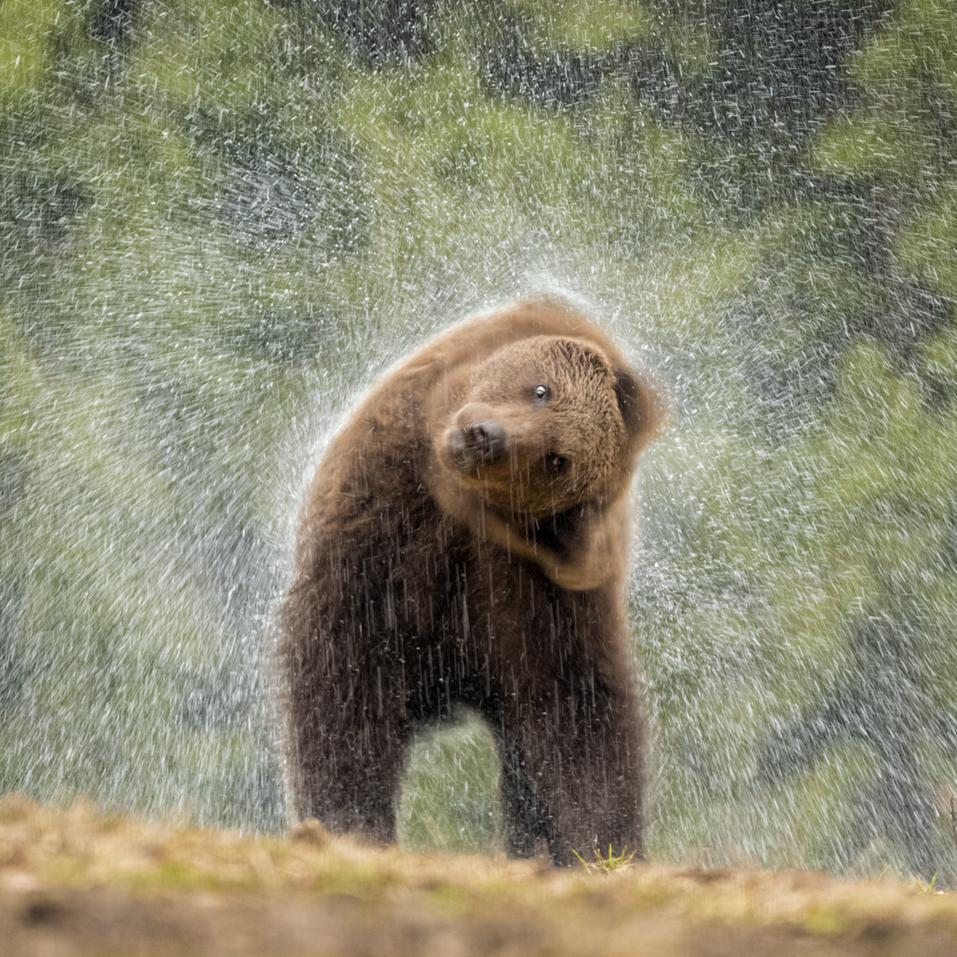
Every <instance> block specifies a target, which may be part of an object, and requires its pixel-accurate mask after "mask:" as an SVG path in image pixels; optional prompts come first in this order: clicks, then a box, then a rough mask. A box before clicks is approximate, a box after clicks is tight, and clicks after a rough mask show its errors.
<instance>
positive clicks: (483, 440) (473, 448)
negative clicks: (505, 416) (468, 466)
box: [462, 421, 505, 465]
mask: <svg viewBox="0 0 957 957" xmlns="http://www.w3.org/2000/svg"><path fill="white" fill-rule="evenodd" d="M462 440H463V441H462V444H463V451H464V452H465V453H466V455H467V457H468V458H470V459H471V460H472V461H473V463H475V464H479V463H481V464H483V465H491V464H492V463H493V462H497V461H498V460H499V459H500V458H501V457H502V456H503V455H504V454H505V429H503V428H502V426H500V425H499V424H498V422H491V421H486V422H476V423H475V424H474V425H467V426H465V427H464V428H463V429H462Z"/></svg>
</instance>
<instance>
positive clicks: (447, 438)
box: [433, 335, 656, 517]
mask: <svg viewBox="0 0 957 957" xmlns="http://www.w3.org/2000/svg"><path fill="white" fill-rule="evenodd" d="M456 399H457V401H456V403H455V406H454V408H452V409H451V410H450V416H449V417H448V419H447V420H446V421H445V422H444V424H443V426H442V428H441V429H440V433H439V434H438V435H436V436H433V443H434V447H435V449H436V453H437V455H438V458H439V460H440V462H441V463H442V464H443V466H444V468H445V469H446V470H447V474H449V473H451V474H452V475H454V476H455V480H456V481H458V482H459V483H461V485H462V486H464V487H467V488H470V489H472V490H473V491H476V492H478V493H479V494H480V495H481V497H482V498H483V499H484V500H485V501H486V502H488V504H489V505H491V506H492V507H493V508H495V509H497V510H499V511H501V512H507V513H511V514H515V515H526V516H530V517H541V516H546V515H554V514H557V513H560V512H563V511H565V510H566V509H569V508H571V507H573V506H576V505H583V504H586V503H590V502H595V503H601V502H602V501H609V500H611V499H614V498H615V497H617V495H619V494H620V493H621V491H622V489H623V488H624V487H625V486H627V483H628V480H629V478H630V476H631V472H632V469H633V465H634V458H635V455H636V454H637V452H638V451H639V449H640V448H641V447H642V446H643V445H644V444H645V443H646V442H647V440H648V439H650V438H651V436H652V434H653V432H654V430H655V427H656V423H655V418H656V417H655V414H654V404H655V403H654V395H653V393H652V392H651V390H650V389H649V388H648V386H647V385H646V384H645V383H644V382H642V381H641V380H640V379H639V378H638V376H636V375H635V374H634V373H633V372H632V371H631V370H629V369H627V368H624V367H622V365H621V364H617V365H616V364H615V363H613V362H612V360H611V359H610V358H609V357H608V356H607V355H606V354H605V353H604V352H603V351H602V350H601V348H599V347H598V346H597V345H595V344H594V343H591V342H588V341H585V340H580V339H575V338H570V337H565V336H544V335H543V336H534V337H531V338H528V339H522V340H519V341H518V342H515V343H511V344H508V345H504V346H502V347H501V348H499V349H497V350H496V351H494V352H493V353H492V354H491V355H490V356H489V357H488V358H486V359H485V360H484V361H483V362H481V363H479V364H477V365H475V366H474V367H473V368H472V369H471V370H470V375H469V377H468V379H467V381H466V382H465V383H464V384H463V387H462V389H461V392H460V394H459V395H458V396H456Z"/></svg>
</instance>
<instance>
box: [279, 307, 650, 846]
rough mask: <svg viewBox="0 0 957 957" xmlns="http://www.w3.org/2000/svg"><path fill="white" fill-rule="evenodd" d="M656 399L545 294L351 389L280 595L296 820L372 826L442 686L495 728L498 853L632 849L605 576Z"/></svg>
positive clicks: (622, 529) (633, 713)
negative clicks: (346, 415)
mask: <svg viewBox="0 0 957 957" xmlns="http://www.w3.org/2000/svg"><path fill="white" fill-rule="evenodd" d="M542 386H544V388H540V387H542ZM655 409H656V403H655V399H654V395H653V393H652V391H651V390H650V389H649V388H648V386H647V384H646V383H644V382H643V381H641V380H639V379H638V377H637V376H636V375H635V374H634V373H633V372H631V371H630V370H629V368H628V365H627V363H626V362H625V360H624V358H623V357H622V355H621V354H620V353H619V351H618V350H617V349H616V348H615V347H614V346H613V345H612V343H611V342H610V341H609V340H608V339H607V338H606V337H605V336H604V335H603V334H602V333H601V332H600V331H599V330H598V329H597V328H596V327H595V326H594V325H592V324H591V322H589V321H588V319H586V318H585V317H584V316H582V315H580V314H578V313H576V312H574V311H572V310H570V309H568V308H566V307H565V306H562V305H559V304H557V303H554V302H551V301H546V300H537V301H526V302H520V303H517V304H515V305H513V306H510V307H508V308H506V309H504V310H502V311H499V312H497V313H495V314H493V315H490V316H485V317H481V318H477V319H472V320H469V321H466V322H463V323H460V324H459V325H457V326H455V327H453V328H452V329H450V330H449V331H448V332H446V333H445V334H443V335H441V336H439V337H438V338H436V339H434V340H433V341H431V342H429V343H427V344H426V345H425V346H423V347H422V348H421V349H419V350H418V351H417V352H415V353H413V354H412V355H411V356H410V357H409V358H408V359H406V360H405V361H404V362H402V363H401V364H400V365H398V366H397V367H396V368H395V369H393V370H392V371H391V372H389V373H388V374H387V375H386V376H385V377H384V379H383V380H381V381H380V382H379V383H378V384H377V385H375V386H374V387H373V388H372V390H371V391H370V392H369V394H368V395H367V396H366V397H365V399H364V401H363V402H362V404H361V405H360V406H359V408H358V409H357V410H356V412H355V413H354V414H353V415H352V417H351V419H350V420H349V422H348V424H347V425H346V427H345V428H344V429H343V430H342V431H341V432H340V433H339V434H338V435H337V436H336V437H335V439H334V440H333V442H332V444H331V445H330V447H329V450H328V452H327V453H326V455H325V457H324V460H323V462H322V464H321V465H320V467H319V469H318V470H317V472H316V475H315V478H314V479H313V482H312V485H311V488H310V489H309V492H308V495H307V498H306V502H305V506H304V509H303V514H302V520H301V528H300V532H299V540H298V547H297V552H296V571H295V580H294V583H293V585H292V588H291V589H290V591H289V593H288V595H287V597H286V599H285V603H284V607H283V626H284V638H283V644H282V647H281V654H282V663H283V667H284V670H285V677H286V680H287V691H288V698H287V711H288V723H289V748H288V755H287V759H288V765H289V780H290V785H291V791H292V800H293V809H294V812H295V813H296V814H297V815H299V816H300V817H307V816H315V817H317V818H319V819H320V820H321V821H322V822H323V823H325V824H326V825H327V826H329V827H331V828H333V829H335V830H348V831H358V832H361V833H363V834H365V835H367V836H369V837H373V838H376V839H379V840H383V841H389V840H392V839H393V837H394V829H395V823H394V800H395V796H396V790H397V787H398V781H399V776H400V772H401V767H402V760H403V752H404V749H405V747H406V744H407V742H408V740H409V737H410V735H411V733H412V732H413V731H414V729H415V728H416V726H418V725H420V724H421V723H422V722H427V721H431V720H434V719H438V718H442V717H445V716H447V715H448V714H449V712H450V710H451V709H452V708H453V707H454V706H455V705H456V704H463V705H467V706H469V707H472V708H475V709H477V710H478V711H479V712H480V713H481V714H482V715H483V716H484V717H485V719H486V720H487V721H488V723H489V726H490V727H491V728H492V730H493V732H494V734H495V736H496V740H497V742H498V745H499V750H500V754H501V758H502V794H503V801H504V808H505V815H506V832H507V841H508V846H509V849H510V851H511V852H512V853H515V854H530V853H534V852H535V850H536V846H537V844H538V842H539V840H540V839H544V840H545V841H546V842H547V845H548V848H549V851H550V853H551V855H552V858H553V860H554V861H556V862H557V863H569V862H571V861H572V860H573V859H574V854H575V852H578V853H580V854H583V855H586V856H590V855H591V852H592V849H593V848H600V849H602V850H603V851H607V848H608V846H609V845H612V846H613V847H614V848H616V849H618V850H622V849H625V848H627V849H629V850H633V851H638V852H640V849H641V839H642V834H641V825H642V815H641V794H642V783H641V764H642V740H641V730H640V729H641V725H640V716H639V708H638V703H637V700H636V692H635V683H634V675H633V671H632V667H631V663H630V654H629V640H628V632H627V629H626V626H625V616H624V581H625V571H626V565H627V545H628V487H629V483H630V479H631V476H632V473H633V470H634V465H635V459H636V456H637V454H638V452H639V450H640V449H641V448H642V447H643V446H644V445H645V444H646V443H647V442H648V440H649V439H650V438H651V437H652V436H653V434H654V432H655V429H656V426H657V416H656V411H655Z"/></svg>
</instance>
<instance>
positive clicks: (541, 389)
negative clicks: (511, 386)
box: [532, 384, 552, 402]
mask: <svg viewBox="0 0 957 957" xmlns="http://www.w3.org/2000/svg"><path fill="white" fill-rule="evenodd" d="M551 391H552V390H551V389H549V388H548V386H547V385H544V384H543V385H537V386H535V388H534V389H532V393H533V395H534V396H535V398H536V399H538V400H539V401H540V402H541V401H543V400H545V399H547V398H548V397H549V395H551Z"/></svg>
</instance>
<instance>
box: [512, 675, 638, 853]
mask: <svg viewBox="0 0 957 957" xmlns="http://www.w3.org/2000/svg"><path fill="white" fill-rule="evenodd" d="M629 679H630V675H624V676H622V679H621V681H620V682H619V681H617V680H616V681H615V682H613V683H605V682H602V681H600V680H599V679H598V678H597V676H592V675H585V676H583V677H582V679H581V680H580V681H576V682H575V683H574V685H575V686H574V688H573V687H571V683H564V682H558V681H556V682H554V683H553V685H552V687H551V688H541V687H539V688H537V689H528V690H527V691H526V695H525V697H524V701H523V698H522V697H517V698H516V701H517V702H521V703H522V704H521V705H520V706H519V707H517V708H516V711H515V712H514V713H513V715H512V718H511V734H513V735H514V736H515V737H516V738H517V739H518V740H519V741H520V742H521V744H520V747H521V751H522V752H523V753H524V755H525V758H524V767H523V771H524V775H525V782H526V785H527V787H528V788H529V793H531V794H534V796H535V800H536V802H540V807H541V809H542V814H541V818H540V820H539V819H536V818H535V817H533V818H532V819H531V820H532V823H533V825H534V827H535V828H536V830H537V829H538V828H539V827H540V829H541V830H542V831H543V832H544V833H545V836H546V840H547V842H548V849H549V853H550V855H551V858H552V860H553V862H554V863H555V864H559V865H570V864H574V863H575V862H576V861H577V860H578V859H579V857H581V858H583V859H585V860H593V859H594V858H595V856H596V855H599V856H601V857H606V856H607V855H608V854H609V850H610V852H611V853H612V854H614V855H620V854H635V855H638V856H640V855H641V853H642V759H641V738H642V735H641V727H640V719H639V712H638V704H637V696H636V695H635V693H634V692H633V691H632V689H631V688H630V687H628V686H627V681H628V680H629ZM505 781H506V778H505V777H504V772H503V785H504V784H505ZM504 796H505V799H506V803H507V804H508V796H507V795H504ZM522 807H528V805H519V806H518V809H519V810H520V809H521V808H522ZM509 810H510V809H509V808H508V807H507V808H506V812H507V813H508V812H509ZM515 811H516V808H514V807H513V808H512V809H511V813H513V814H514V813H515ZM516 824H517V825H518V827H519V829H520V832H521V829H522V827H523V822H522V821H521V819H519V820H518V821H515V822H513V824H512V826H513V827H514V826H515V825H516ZM524 833H525V834H526V835H528V830H527V826H526V828H525V831H524ZM534 833H535V831H532V834H534Z"/></svg>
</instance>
